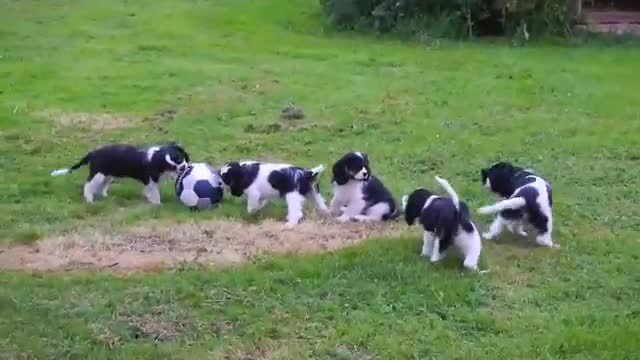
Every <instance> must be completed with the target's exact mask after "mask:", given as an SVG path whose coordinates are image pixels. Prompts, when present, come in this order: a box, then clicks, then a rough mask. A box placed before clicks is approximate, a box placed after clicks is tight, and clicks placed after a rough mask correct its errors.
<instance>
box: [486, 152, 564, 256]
mask: <svg viewBox="0 0 640 360" xmlns="http://www.w3.org/2000/svg"><path fill="white" fill-rule="evenodd" d="M480 174H481V176H482V183H483V184H484V186H485V188H486V189H487V190H489V191H491V192H492V193H495V194H497V195H498V196H499V197H500V198H502V199H504V200H501V201H499V202H497V203H495V204H493V205H489V206H484V207H481V208H480V209H478V213H480V214H485V215H488V214H496V213H497V214H498V216H497V217H496V218H495V220H494V221H493V223H491V226H490V228H489V231H488V232H486V233H484V234H483V237H484V238H485V239H495V238H497V237H498V236H499V235H500V234H501V233H502V231H503V230H504V229H505V228H507V229H508V230H509V231H510V232H512V233H515V234H518V235H521V236H527V232H526V231H525V230H524V229H525V225H531V226H532V227H533V228H534V229H535V230H536V232H537V234H536V242H537V243H538V245H542V246H548V247H557V245H555V244H554V243H553V240H552V239H551V230H552V226H553V214H552V212H551V206H552V203H553V200H552V196H551V184H550V183H549V182H548V181H547V180H545V179H543V178H542V177H541V176H538V175H536V174H534V173H533V172H532V171H529V170H525V169H523V168H521V167H517V166H514V165H512V164H510V163H508V162H498V163H496V164H494V165H492V166H491V167H489V168H486V169H481V170H480Z"/></svg>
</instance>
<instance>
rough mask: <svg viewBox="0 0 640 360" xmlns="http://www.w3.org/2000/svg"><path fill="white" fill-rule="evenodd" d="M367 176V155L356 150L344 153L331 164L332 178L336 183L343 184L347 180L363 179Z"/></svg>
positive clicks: (368, 169) (369, 170)
mask: <svg viewBox="0 0 640 360" xmlns="http://www.w3.org/2000/svg"><path fill="white" fill-rule="evenodd" d="M369 176H371V169H370V168H369V157H368V156H367V154H364V153H361V152H358V151H352V152H349V153H347V154H345V155H344V156H343V157H342V158H340V160H338V161H336V163H335V164H334V165H333V180H334V181H335V182H336V183H338V185H344V184H346V183H347V182H348V181H349V180H357V181H365V180H368V179H369Z"/></svg>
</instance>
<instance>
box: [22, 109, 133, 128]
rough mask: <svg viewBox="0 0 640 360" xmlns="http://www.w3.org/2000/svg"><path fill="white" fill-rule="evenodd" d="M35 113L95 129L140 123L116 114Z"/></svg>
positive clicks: (47, 111) (57, 122) (50, 118)
mask: <svg viewBox="0 0 640 360" xmlns="http://www.w3.org/2000/svg"><path fill="white" fill-rule="evenodd" d="M33 115H34V116H35V117H37V118H41V119H46V120H49V121H51V122H53V123H55V124H58V125H62V126H65V127H75V128H85V129H91V130H94V131H107V130H114V129H121V128H127V127H131V126H135V125H137V124H138V123H139V121H138V120H137V119H134V118H130V117H125V116H120V115H116V114H110V113H88V112H66V111H62V110H59V109H47V110H42V111H37V112H35V113H34V114H33Z"/></svg>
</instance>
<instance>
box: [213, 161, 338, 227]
mask: <svg viewBox="0 0 640 360" xmlns="http://www.w3.org/2000/svg"><path fill="white" fill-rule="evenodd" d="M323 171H324V166H323V165H319V166H316V167H315V168H313V169H305V168H301V167H297V166H293V165H290V164H274V163H263V162H259V161H243V162H236V161H234V162H230V163H227V164H226V165H224V166H222V167H221V168H220V177H221V178H222V181H223V182H224V184H225V185H226V186H227V187H228V188H229V189H230V191H231V195H233V196H236V197H240V196H242V194H247V212H248V213H250V214H252V213H255V212H256V211H258V210H260V209H261V208H263V207H264V206H265V205H266V204H267V202H268V201H269V199H272V198H275V197H284V198H285V200H286V202H287V223H286V226H287V227H293V226H295V225H296V224H298V222H299V221H300V220H301V219H302V217H303V214H302V209H303V207H304V202H305V199H306V198H311V199H312V200H313V201H314V203H315V205H316V209H317V210H318V211H319V212H321V213H327V212H328V211H327V205H326V204H325V202H324V199H323V198H322V195H320V188H319V186H318V177H319V176H320V174H322V172H323Z"/></svg>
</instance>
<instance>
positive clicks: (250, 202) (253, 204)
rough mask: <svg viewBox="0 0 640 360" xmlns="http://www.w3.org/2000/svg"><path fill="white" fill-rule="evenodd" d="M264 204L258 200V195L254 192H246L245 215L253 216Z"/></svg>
mask: <svg viewBox="0 0 640 360" xmlns="http://www.w3.org/2000/svg"><path fill="white" fill-rule="evenodd" d="M265 203H266V202H262V201H261V199H260V193H258V192H256V191H248V192H247V213H249V214H253V213H255V212H256V211H258V210H260V209H261V208H262V207H263V206H264V204H265Z"/></svg>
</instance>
